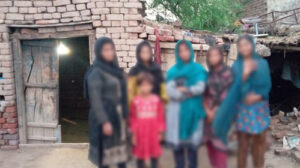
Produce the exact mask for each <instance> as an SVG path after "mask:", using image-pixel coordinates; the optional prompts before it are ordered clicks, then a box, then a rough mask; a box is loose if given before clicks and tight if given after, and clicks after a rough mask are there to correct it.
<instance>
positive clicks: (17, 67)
mask: <svg viewBox="0 0 300 168" xmlns="http://www.w3.org/2000/svg"><path fill="white" fill-rule="evenodd" d="M12 43H13V57H14V71H15V87H16V97H17V112H18V126H19V137H20V143H21V144H26V143H27V125H26V122H27V121H26V119H27V116H26V111H25V109H26V108H25V96H24V85H23V64H22V51H21V43H20V40H18V39H15V38H14V39H13V42H12Z"/></svg>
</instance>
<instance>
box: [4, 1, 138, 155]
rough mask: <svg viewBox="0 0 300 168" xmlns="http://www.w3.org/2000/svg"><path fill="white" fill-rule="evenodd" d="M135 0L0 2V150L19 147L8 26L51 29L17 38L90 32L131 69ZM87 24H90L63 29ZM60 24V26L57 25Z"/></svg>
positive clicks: (135, 39) (27, 31) (135, 29)
mask: <svg viewBox="0 0 300 168" xmlns="http://www.w3.org/2000/svg"><path fill="white" fill-rule="evenodd" d="M141 8H142V4H141V3H140V2H139V1H138V0H113V1H104V0H1V2H0V73H2V74H3V79H0V98H1V97H3V99H0V107H1V108H0V149H1V150H4V149H16V148H17V147H18V143H19V134H18V121H17V117H18V116H17V110H16V95H15V83H14V73H13V71H14V70H13V57H12V45H11V44H12V43H11V40H10V35H11V33H12V29H10V28H9V25H53V27H45V28H35V29H30V28H27V29H22V31H21V32H20V33H21V34H22V33H23V34H30V33H40V34H47V33H56V32H59V33H62V32H63V33H64V32H65V33H68V32H74V31H81V30H94V31H95V36H96V37H101V36H108V37H112V38H113V40H114V41H115V43H116V48H117V55H118V56H119V60H120V62H121V63H120V65H121V67H123V68H125V69H126V68H129V66H132V64H133V63H132V61H131V60H132V59H131V58H134V57H135V45H136V44H137V43H139V42H140V41H141V40H142V39H139V38H138V33H140V32H142V31H143V29H142V27H140V21H141V20H142V16H141V14H140V12H139V10H140V9H141ZM86 21H90V22H91V23H90V24H84V25H72V26H65V25H67V24H69V23H80V22H86ZM59 24H61V25H59ZM92 45H93V44H92Z"/></svg>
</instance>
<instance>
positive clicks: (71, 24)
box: [8, 21, 92, 28]
mask: <svg viewBox="0 0 300 168" xmlns="http://www.w3.org/2000/svg"><path fill="white" fill-rule="evenodd" d="M90 23H92V21H85V22H71V23H57V24H44V25H37V24H35V25H22V24H11V25H8V27H15V28H43V27H61V26H76V25H83V24H90Z"/></svg>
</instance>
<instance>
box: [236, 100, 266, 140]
mask: <svg viewBox="0 0 300 168" xmlns="http://www.w3.org/2000/svg"><path fill="white" fill-rule="evenodd" d="M237 108H238V115H237V121H236V122H237V130H239V131H241V132H245V133H250V134H260V133H261V132H263V131H264V130H266V129H267V128H268V126H269V125H270V108H269V103H268V101H265V100H264V101H259V102H257V103H255V104H252V105H250V106H247V105H245V104H243V103H241V104H239V105H238V106H237Z"/></svg>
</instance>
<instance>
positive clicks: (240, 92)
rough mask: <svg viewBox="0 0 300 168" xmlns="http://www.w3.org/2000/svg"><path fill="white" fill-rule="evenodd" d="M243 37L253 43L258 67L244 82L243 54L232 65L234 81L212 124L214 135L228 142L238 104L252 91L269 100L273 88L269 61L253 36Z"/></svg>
mask: <svg viewBox="0 0 300 168" xmlns="http://www.w3.org/2000/svg"><path fill="white" fill-rule="evenodd" d="M242 38H243V39H246V40H248V41H250V42H251V43H252V47H253V51H252V53H253V54H252V57H253V59H254V60H255V61H256V63H257V68H256V70H255V71H254V72H252V74H251V75H250V76H249V77H248V79H247V80H246V81H244V82H243V80H242V76H243V56H242V55H241V54H240V53H239V54H238V58H237V60H236V61H235V62H234V64H233V66H232V70H233V73H234V82H233V84H232V86H231V88H230V89H229V91H228V93H227V96H226V98H225V100H224V101H223V102H222V104H221V105H220V107H219V108H218V110H217V112H216V116H215V118H214V121H213V125H212V128H213V132H214V135H215V136H216V137H218V138H219V139H221V140H222V141H223V142H224V143H227V134H228V132H229V129H230V127H231V124H232V122H233V120H234V118H235V117H236V115H237V110H236V108H235V107H236V105H237V104H238V103H242V102H243V101H244V99H245V97H246V96H247V95H248V94H249V93H250V92H254V93H256V94H259V95H261V96H262V97H263V99H264V100H268V99H269V92H270V90H271V75H270V69H269V65H268V62H267V61H266V60H265V59H263V58H261V57H260V56H259V55H258V54H257V53H256V51H255V42H254V39H253V37H252V36H249V35H245V36H243V37H242Z"/></svg>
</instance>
